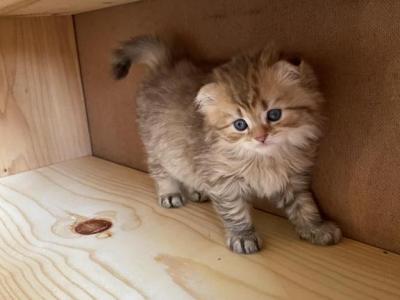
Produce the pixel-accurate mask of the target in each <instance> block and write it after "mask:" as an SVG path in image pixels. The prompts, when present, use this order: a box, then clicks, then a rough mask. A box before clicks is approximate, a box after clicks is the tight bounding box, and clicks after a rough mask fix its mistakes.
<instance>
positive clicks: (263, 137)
mask: <svg viewBox="0 0 400 300" xmlns="http://www.w3.org/2000/svg"><path fill="white" fill-rule="evenodd" d="M267 136H268V134H263V135H260V136H256V137H255V139H256V140H257V141H259V142H260V143H264V142H265V140H266V139H267Z"/></svg>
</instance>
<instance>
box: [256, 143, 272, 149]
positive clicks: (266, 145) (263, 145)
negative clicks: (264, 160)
mask: <svg viewBox="0 0 400 300" xmlns="http://www.w3.org/2000/svg"><path fill="white" fill-rule="evenodd" d="M273 144H274V143H273V142H271V141H264V142H263V143H257V147H262V148H264V147H268V146H271V145H273Z"/></svg>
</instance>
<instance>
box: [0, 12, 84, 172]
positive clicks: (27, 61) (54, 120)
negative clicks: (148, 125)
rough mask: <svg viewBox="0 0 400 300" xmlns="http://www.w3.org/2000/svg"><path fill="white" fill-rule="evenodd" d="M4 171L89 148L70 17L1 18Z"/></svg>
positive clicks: (0, 155)
mask: <svg viewBox="0 0 400 300" xmlns="http://www.w3.org/2000/svg"><path fill="white" fill-rule="evenodd" d="M0 141H1V145H0V177H1V176H6V175H10V174H14V173H17V172H20V171H25V170H29V169H33V168H37V167H39V166H44V165H48V164H51V163H54V162H59V161H62V160H66V159H71V158H76V157H80V156H85V155H88V154H90V153H91V149H90V139H89V133H88V128H87V119H86V112H85V106H84V101H83V94H82V87H81V81H80V73H79V67H78V59H77V53H76V46H75V38H74V30H73V24H72V17H47V18H2V19H1V18H0Z"/></svg>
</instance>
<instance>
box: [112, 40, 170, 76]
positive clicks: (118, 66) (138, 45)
mask: <svg viewBox="0 0 400 300" xmlns="http://www.w3.org/2000/svg"><path fill="white" fill-rule="evenodd" d="M170 61H171V54H170V51H169V49H168V48H167V46H166V45H165V44H164V43H163V42H162V41H160V40H159V39H158V38H157V37H154V36H139V37H135V38H132V39H130V40H128V41H125V42H123V43H122V45H121V47H120V48H119V49H116V50H115V51H114V55H113V63H112V70H113V75H114V78H115V79H122V78H124V77H125V76H126V75H127V74H128V73H129V68H130V67H131V65H132V64H145V65H147V66H149V67H150V69H151V70H156V69H157V68H159V67H161V66H163V65H167V64H169V63H170Z"/></svg>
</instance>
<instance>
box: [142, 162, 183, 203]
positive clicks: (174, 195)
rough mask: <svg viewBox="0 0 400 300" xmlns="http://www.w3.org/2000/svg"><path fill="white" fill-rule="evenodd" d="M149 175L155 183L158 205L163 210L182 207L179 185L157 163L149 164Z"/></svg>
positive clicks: (181, 194)
mask: <svg viewBox="0 0 400 300" xmlns="http://www.w3.org/2000/svg"><path fill="white" fill-rule="evenodd" d="M149 167H150V174H151V176H152V177H153V179H154V181H155V182H156V186H157V194H158V203H159V204H160V205H161V206H162V207H164V208H177V207H181V206H183V205H184V196H183V193H182V190H181V184H180V182H179V181H178V180H176V179H175V178H173V177H172V176H171V175H170V174H169V173H168V172H167V171H166V170H165V169H164V167H163V166H162V165H161V164H159V163H157V162H154V161H152V162H150V163H149Z"/></svg>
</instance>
